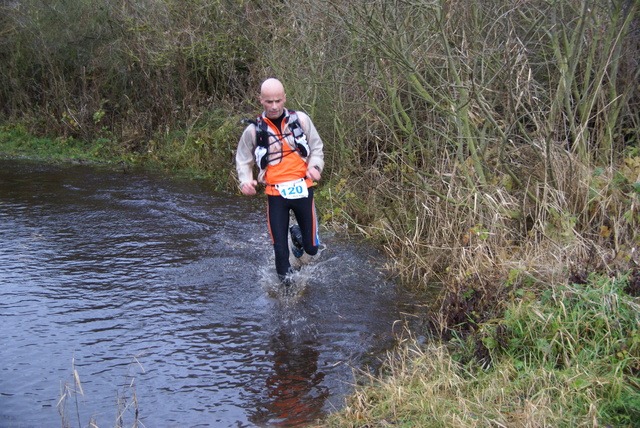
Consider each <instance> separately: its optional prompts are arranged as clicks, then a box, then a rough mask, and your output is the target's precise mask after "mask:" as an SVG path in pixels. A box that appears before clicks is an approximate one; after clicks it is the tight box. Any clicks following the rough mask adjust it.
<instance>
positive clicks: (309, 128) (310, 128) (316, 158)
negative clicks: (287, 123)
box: [297, 112, 324, 172]
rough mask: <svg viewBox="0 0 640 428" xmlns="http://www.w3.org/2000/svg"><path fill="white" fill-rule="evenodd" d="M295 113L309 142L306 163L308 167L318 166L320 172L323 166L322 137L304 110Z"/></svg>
mask: <svg viewBox="0 0 640 428" xmlns="http://www.w3.org/2000/svg"><path fill="white" fill-rule="evenodd" d="M297 114H298V117H299V118H300V125H301V126H302V130H303V131H304V133H305V135H306V136H307V141H308V142H309V151H310V153H309V156H308V157H307V165H308V166H309V167H310V168H313V167H318V169H319V170H320V172H322V169H323V168H324V151H323V149H324V144H323V143H322V139H321V138H320V135H319V134H318V130H317V129H316V127H315V125H314V124H313V122H312V121H311V118H310V117H309V116H308V115H307V114H306V113H304V112H298V113H297Z"/></svg>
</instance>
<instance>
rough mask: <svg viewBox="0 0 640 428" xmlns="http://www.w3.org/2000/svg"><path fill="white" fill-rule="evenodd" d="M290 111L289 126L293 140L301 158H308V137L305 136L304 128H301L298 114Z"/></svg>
mask: <svg viewBox="0 0 640 428" xmlns="http://www.w3.org/2000/svg"><path fill="white" fill-rule="evenodd" d="M288 111H289V121H288V122H287V125H288V126H289V129H290V130H291V133H292V134H293V139H294V141H295V143H296V150H297V151H298V152H299V153H300V156H302V157H307V156H309V152H310V150H309V142H308V141H307V136H306V135H304V130H303V129H302V126H300V121H299V120H298V114H297V113H296V112H295V111H294V110H288Z"/></svg>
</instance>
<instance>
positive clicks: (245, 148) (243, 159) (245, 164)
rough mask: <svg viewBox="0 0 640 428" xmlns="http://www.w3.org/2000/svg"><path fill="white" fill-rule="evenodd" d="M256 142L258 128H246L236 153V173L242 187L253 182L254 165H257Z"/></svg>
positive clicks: (252, 126) (250, 126)
mask: <svg viewBox="0 0 640 428" xmlns="http://www.w3.org/2000/svg"><path fill="white" fill-rule="evenodd" d="M255 141H256V127H255V125H249V126H247V127H246V128H245V130H244V132H243V133H242V136H241V137H240V141H239V142H238V150H237V151H236V172H237V173H238V180H239V181H240V187H242V185H243V184H244V183H248V182H250V181H252V180H253V165H254V164H255V159H254V157H253V156H254V153H253V152H254V150H255Z"/></svg>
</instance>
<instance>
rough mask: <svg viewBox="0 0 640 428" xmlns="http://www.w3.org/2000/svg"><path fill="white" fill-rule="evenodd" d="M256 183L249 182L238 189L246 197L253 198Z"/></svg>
mask: <svg viewBox="0 0 640 428" xmlns="http://www.w3.org/2000/svg"><path fill="white" fill-rule="evenodd" d="M257 185H258V182H257V181H256V180H252V181H249V182H247V183H244V184H243V185H242V187H240V191H241V192H242V193H244V194H245V195H247V196H253V195H255V194H256V186H257Z"/></svg>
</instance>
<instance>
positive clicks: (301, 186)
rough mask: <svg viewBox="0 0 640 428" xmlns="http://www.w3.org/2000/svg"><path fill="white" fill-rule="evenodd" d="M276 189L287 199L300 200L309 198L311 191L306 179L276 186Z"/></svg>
mask: <svg viewBox="0 0 640 428" xmlns="http://www.w3.org/2000/svg"><path fill="white" fill-rule="evenodd" d="M276 189H277V190H278V192H280V194H281V195H282V197H283V198H286V199H300V198H306V197H307V196H309V189H308V188H307V182H306V180H305V179H304V178H299V179H297V180H293V181H287V182H286V183H280V184H276Z"/></svg>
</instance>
